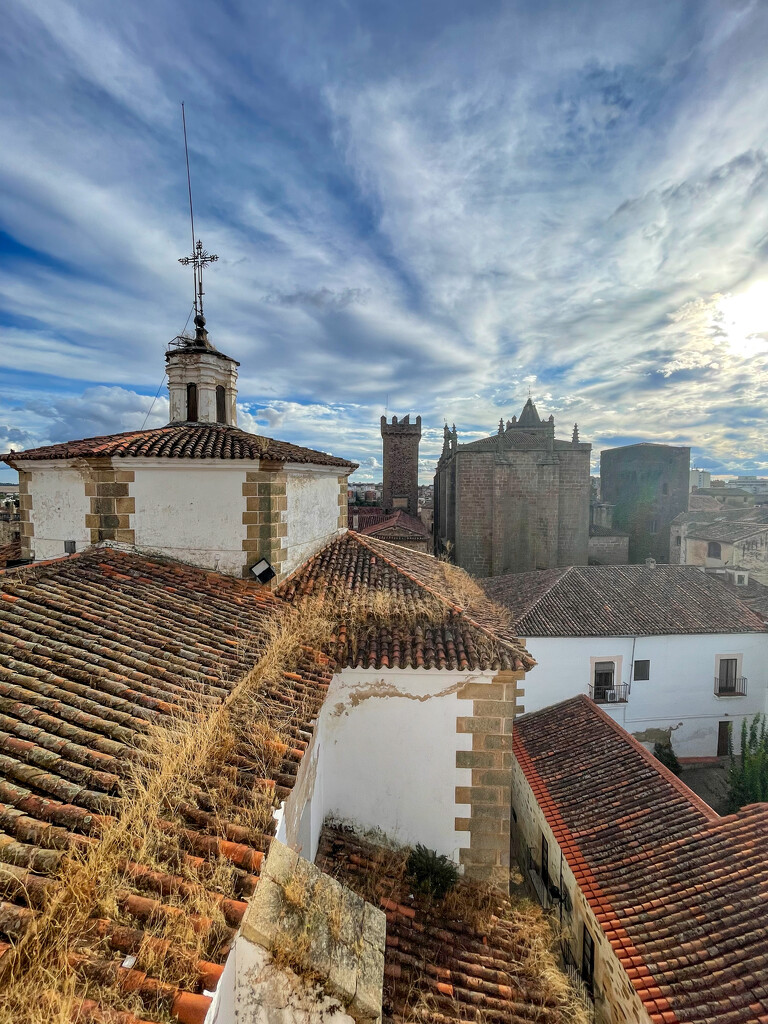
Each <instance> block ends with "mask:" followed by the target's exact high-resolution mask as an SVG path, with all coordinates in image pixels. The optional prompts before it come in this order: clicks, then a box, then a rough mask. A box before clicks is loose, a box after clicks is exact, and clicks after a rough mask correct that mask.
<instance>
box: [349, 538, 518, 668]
mask: <svg viewBox="0 0 768 1024" xmlns="http://www.w3.org/2000/svg"><path fill="white" fill-rule="evenodd" d="M351 532H352V535H353V536H354V538H355V540H356V541H357V542H358V543H360V544H362V545H363V547H366V548H368V550H369V551H371V552H372V553H373V554H374V555H376V556H377V557H378V558H383V559H384V561H385V562H386V563H387V565H389V566H391V567H392V568H393V569H394V570H395V572H399V573H401V574H402V575H403V576H405V578H406V579H409V580H411V581H412V582H413V583H415V584H416V585H417V586H418V587H421V589H422V590H425V591H426V592H427V593H428V594H432V595H433V596H434V597H436V598H438V600H440V601H442V602H443V604H446V605H448V607H449V608H451V609H452V610H453V611H454V612H455V613H456V614H458V615H461V616H463V617H464V618H465V619H466V620H467V622H469V623H470V624H471V625H472V626H474V627H475V629H479V630H480V632H481V633H484V634H485V636H487V637H488V638H489V640H494V641H496V642H497V643H502V644H504V646H505V647H508V648H509V649H510V650H515V648H514V645H513V644H512V643H511V641H509V640H505V639H504V638H503V637H501V636H499V634H498V633H497V632H496V631H492V630H491V629H490V628H489V627H488V626H484V625H483V624H482V623H481V622H478V621H477V619H475V618H474V616H472V615H469V614H468V613H467V612H466V610H465V609H464V608H462V607H461V605H458V604H456V603H455V602H453V601H449V600H448V598H447V597H445V596H444V595H443V594H441V593H439V591H437V590H434V589H433V588H432V587H430V586H429V585H428V584H426V583H424V582H423V581H422V580H420V579H418V578H417V577H416V576H414V575H413V574H412V573H409V572H408V571H407V570H406V569H403V568H402V567H401V566H399V565H398V564H397V563H396V562H393V561H391V560H390V559H389V558H387V557H386V555H382V554H381V553H380V552H378V551H377V550H376V549H375V548H373V547H371V545H370V543H369V542H368V538H367V537H363V536H361V535H360V534H359V533H355V532H354V531H351ZM378 543H379V544H387V543H388V542H387V541H385V540H381V539H378ZM392 546H393V547H397V545H396V544H393V545H392ZM428 557H430V556H428ZM431 557H434V556H431ZM436 561H439V559H436ZM444 564H446V565H447V564H449V563H444ZM451 568H454V569H457V568H458V566H451ZM461 571H464V570H461ZM467 575H469V574H467ZM516 639H517V640H520V637H516ZM520 642H521V643H522V641H520ZM522 646H523V649H524V650H526V648H525V644H524V643H523V644H522ZM516 653H517V652H516ZM534 664H535V662H534Z"/></svg>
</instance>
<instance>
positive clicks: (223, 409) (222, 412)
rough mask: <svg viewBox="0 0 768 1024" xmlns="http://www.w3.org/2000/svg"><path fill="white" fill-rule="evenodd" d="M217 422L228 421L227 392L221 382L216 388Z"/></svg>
mask: <svg viewBox="0 0 768 1024" xmlns="http://www.w3.org/2000/svg"><path fill="white" fill-rule="evenodd" d="M216 422H217V423H226V422H227V392H226V391H225V390H224V388H223V387H222V385H221V384H219V385H218V387H217V388H216Z"/></svg>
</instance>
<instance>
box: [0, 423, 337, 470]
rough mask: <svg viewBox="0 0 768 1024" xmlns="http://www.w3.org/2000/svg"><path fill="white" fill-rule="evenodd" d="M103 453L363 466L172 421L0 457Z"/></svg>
mask: <svg viewBox="0 0 768 1024" xmlns="http://www.w3.org/2000/svg"><path fill="white" fill-rule="evenodd" d="M100 455H103V456H105V457H106V456H111V457H113V458H129V457H131V456H141V457H142V458H147V457H156V458H167V459H264V460H269V461H274V462H309V463H314V464H316V465H321V466H340V467H343V468H345V469H350V470H351V469H357V465H356V464H355V463H354V462H348V461H347V460H346V459H338V458H336V457H335V456H334V455H327V454H326V453H325V452H317V451H313V449H311V448H301V447H300V446H299V445H296V444H289V442H288V441H274V440H273V439H272V438H271V437H262V436H261V435H259V434H249V433H247V431H245V430H240V429H239V428H238V427H229V426H226V425H224V424H220V423H175V424H174V423H171V424H169V425H168V426H167V427H157V428H154V429H152V430H129V431H127V432H125V433H123V434H108V435H106V436H104V437H86V438H84V439H83V440H82V441H66V442H64V443H62V444H52V445H47V446H46V447H44V448H30V449H29V450H28V451H25V452H8V454H7V455H2V456H0V460H2V461H3V462H7V463H8V464H9V465H14V464H15V463H16V462H17V461H21V460H36V459H74V458H96V457H98V456H100Z"/></svg>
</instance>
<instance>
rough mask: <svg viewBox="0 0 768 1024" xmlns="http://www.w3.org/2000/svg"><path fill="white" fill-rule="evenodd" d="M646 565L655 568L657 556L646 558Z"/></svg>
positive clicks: (648, 567)
mask: <svg viewBox="0 0 768 1024" xmlns="http://www.w3.org/2000/svg"><path fill="white" fill-rule="evenodd" d="M645 566H646V568H647V569H655V568H656V559H655V558H646V560H645Z"/></svg>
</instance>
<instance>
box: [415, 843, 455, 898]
mask: <svg viewBox="0 0 768 1024" xmlns="http://www.w3.org/2000/svg"><path fill="white" fill-rule="evenodd" d="M406 870H407V872H408V877H409V878H410V879H411V880H412V882H413V884H414V887H415V888H416V889H417V890H418V892H421V893H424V895H425V896H433V897H434V898H435V899H438V900H441V899H444V898H445V896H446V895H447V894H448V892H449V891H450V890H451V889H453V887H454V886H455V885H456V883H457V882H458V880H459V869H458V868H457V867H456V865H455V864H454V863H453V861H452V860H449V858H448V857H446V856H445V854H443V853H438V852H437V851H436V850H429V849H427V847H426V846H422V845H421V843H417V844H416V846H415V847H414V848H413V849H412V850H411V852H410V854H409V856H408V861H407V863H406Z"/></svg>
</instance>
